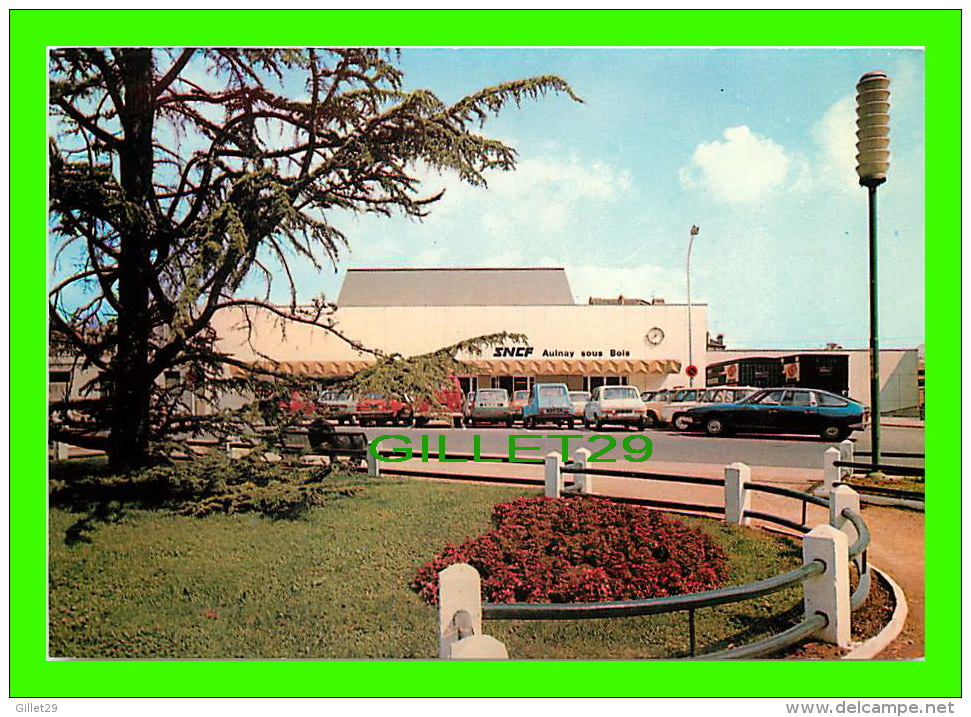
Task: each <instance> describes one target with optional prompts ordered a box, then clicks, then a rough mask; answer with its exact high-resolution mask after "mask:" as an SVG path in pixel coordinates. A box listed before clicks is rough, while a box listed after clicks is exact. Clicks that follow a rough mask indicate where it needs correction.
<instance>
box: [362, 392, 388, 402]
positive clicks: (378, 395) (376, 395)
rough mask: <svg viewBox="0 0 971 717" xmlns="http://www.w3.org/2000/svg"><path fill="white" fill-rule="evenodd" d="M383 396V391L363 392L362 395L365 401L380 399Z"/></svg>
mask: <svg viewBox="0 0 971 717" xmlns="http://www.w3.org/2000/svg"><path fill="white" fill-rule="evenodd" d="M383 398H384V394H383V393H368V394H365V396H364V400H366V401H380V400H381V399H383Z"/></svg>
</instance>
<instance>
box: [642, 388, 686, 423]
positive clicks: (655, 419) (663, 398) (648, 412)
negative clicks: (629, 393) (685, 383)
mask: <svg viewBox="0 0 971 717" xmlns="http://www.w3.org/2000/svg"><path fill="white" fill-rule="evenodd" d="M680 390H681V389H680V388H669V389H661V390H660V391H656V392H655V393H654V395H653V396H651V397H650V398H649V400H646V401H645V400H644V399H641V401H642V402H643V403H644V424H645V425H646V426H647V427H648V428H651V427H652V426H656V425H657V424H659V423H660V422H661V414H662V413H663V412H664V407H665V406H666V405H668V404H669V403H670V402H671V401H673V400H674V397H675V396H677V395H678V391H680Z"/></svg>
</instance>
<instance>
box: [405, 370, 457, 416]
mask: <svg viewBox="0 0 971 717" xmlns="http://www.w3.org/2000/svg"><path fill="white" fill-rule="evenodd" d="M445 414H448V417H449V420H450V422H451V424H452V426H454V427H458V426H460V425H461V423H462V384H460V383H459V380H458V379H457V378H453V379H452V385H451V386H449V387H448V388H444V389H442V390H441V391H439V392H438V393H437V394H436V396H435V401H434V402H429V401H425V402H424V403H422V404H421V405H420V406H419V407H418V410H417V411H416V412H415V426H418V427H421V426H424V425H425V424H427V423H428V422H429V421H431V420H432V419H434V418H444V417H445Z"/></svg>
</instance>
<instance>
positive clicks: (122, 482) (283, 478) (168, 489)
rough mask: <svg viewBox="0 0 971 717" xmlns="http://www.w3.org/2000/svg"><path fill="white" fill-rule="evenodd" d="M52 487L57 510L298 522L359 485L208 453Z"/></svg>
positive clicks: (56, 480) (68, 479) (322, 473)
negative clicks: (117, 508) (118, 509)
mask: <svg viewBox="0 0 971 717" xmlns="http://www.w3.org/2000/svg"><path fill="white" fill-rule="evenodd" d="M50 488H51V504H52V505H60V506H67V507H71V508H73V509H76V510H85V509H91V508H92V507H97V506H103V505H105V504H107V503H113V504H114V503H117V504H121V505H130V506H134V507H140V508H167V509H170V510H172V511H174V512H176V513H179V514H181V515H191V516H205V515H210V514H212V513H247V512H255V513H260V514H262V515H266V516H268V517H273V518H293V517H297V516H299V515H300V514H301V513H303V512H304V511H305V510H306V509H307V508H310V507H312V506H315V505H320V504H322V503H324V502H325V501H327V500H330V499H332V498H335V497H339V496H344V495H353V494H354V493H356V492H357V491H358V490H359V489H360V486H359V485H357V484H355V483H353V482H352V481H350V480H341V479H340V478H334V477H331V476H329V469H328V468H326V467H325V468H324V469H323V470H301V469H297V468H295V467H293V466H291V465H287V464H285V463H273V462H267V461H263V460H259V459H256V458H248V457H244V458H238V459H235V460H230V459H229V458H227V457H226V456H222V455H218V454H208V455H205V456H200V457H198V458H196V459H194V460H191V461H186V462H184V463H177V464H174V465H161V466H154V467H152V468H145V469H143V470H139V471H134V472H132V473H127V474H122V475H106V474H104V473H99V472H91V473H88V474H86V475H80V476H78V475H75V476H63V477H61V476H57V475H54V474H52V480H51V487H50Z"/></svg>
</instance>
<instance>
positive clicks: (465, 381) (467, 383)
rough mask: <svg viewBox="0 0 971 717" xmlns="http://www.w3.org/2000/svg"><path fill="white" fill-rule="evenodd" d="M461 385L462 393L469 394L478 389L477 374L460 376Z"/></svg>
mask: <svg viewBox="0 0 971 717" xmlns="http://www.w3.org/2000/svg"><path fill="white" fill-rule="evenodd" d="M458 378H459V385H460V386H461V387H462V394H463V395H465V396H468V395H469V394H470V393H472V392H473V391H475V390H476V389H478V387H479V379H478V377H476V376H459V377H458Z"/></svg>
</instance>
